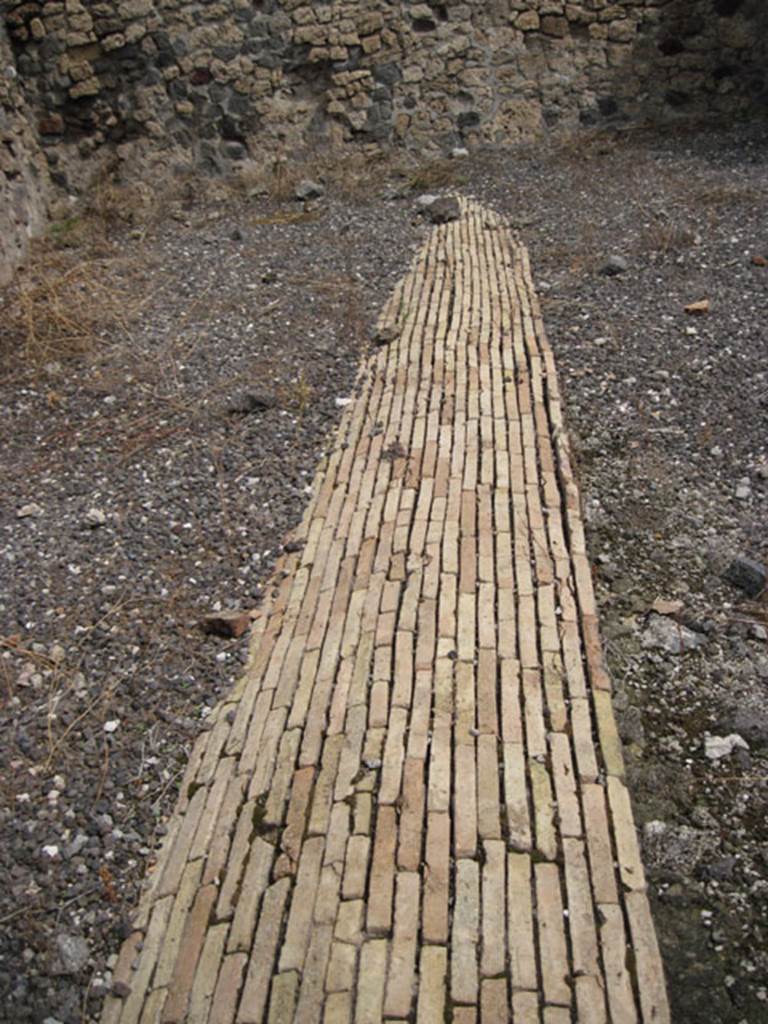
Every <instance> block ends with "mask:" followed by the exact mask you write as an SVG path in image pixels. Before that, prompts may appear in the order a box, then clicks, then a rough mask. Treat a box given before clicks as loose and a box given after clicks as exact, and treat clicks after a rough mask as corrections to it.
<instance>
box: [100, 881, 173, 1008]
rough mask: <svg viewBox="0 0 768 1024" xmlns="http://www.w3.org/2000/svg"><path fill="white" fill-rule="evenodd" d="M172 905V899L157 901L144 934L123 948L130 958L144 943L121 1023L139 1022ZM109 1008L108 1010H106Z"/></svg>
mask: <svg viewBox="0 0 768 1024" xmlns="http://www.w3.org/2000/svg"><path fill="white" fill-rule="evenodd" d="M172 905H173V897H172V896H166V897H165V898H163V899H159V900H158V901H157V902H156V903H155V904H154V906H153V907H152V911H151V914H150V917H149V925H148V927H147V932H146V934H145V935H144V936H142V934H141V933H140V932H138V933H134V936H132V938H131V939H129V940H128V942H127V943H126V946H125V947H124V949H126V950H127V951H128V953H129V954H130V952H131V951H132V950H134V949H136V948H137V946H138V944H139V943H141V942H143V945H142V947H141V952H140V955H139V958H138V967H136V969H135V970H133V971H132V972H131V974H130V976H129V980H128V985H129V987H130V990H131V991H130V995H129V996H128V998H127V999H126V1000H125V1001H124V1002H123V1003H122V1019H124V1020H126V1021H129V1020H138V1017H139V1014H140V1013H141V1007H142V1004H143V1002H144V996H145V994H146V992H147V988H148V986H149V980H150V978H151V976H152V972H153V971H154V969H155V964H156V962H157V956H158V952H159V951H160V949H161V947H162V943H163V941H164V939H165V935H166V929H167V927H168V920H169V918H170V914H171V907H172ZM121 960H122V957H121ZM128 966H129V968H130V967H132V966H133V965H132V964H131V963H129V965H128ZM110 1008H111V1007H108V1009H110Z"/></svg>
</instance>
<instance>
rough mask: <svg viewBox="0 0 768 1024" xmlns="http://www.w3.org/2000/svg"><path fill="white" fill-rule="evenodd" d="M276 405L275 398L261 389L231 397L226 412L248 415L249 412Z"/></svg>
mask: <svg viewBox="0 0 768 1024" xmlns="http://www.w3.org/2000/svg"><path fill="white" fill-rule="evenodd" d="M276 406H277V400H276V399H275V398H274V397H273V396H272V395H270V394H267V393H266V392H263V391H260V392H254V391H248V392H246V393H245V394H243V395H238V397H237V398H235V399H233V400H232V402H230V404H229V405H228V406H227V412H228V413H229V414H230V416H248V415H249V414H250V413H255V412H266V411H267V410H268V409H274V408H275V407H276Z"/></svg>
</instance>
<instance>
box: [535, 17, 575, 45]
mask: <svg viewBox="0 0 768 1024" xmlns="http://www.w3.org/2000/svg"><path fill="white" fill-rule="evenodd" d="M541 31H542V32H543V33H544V35H546V36H554V37H555V38H557V39H564V38H565V37H566V36H567V35H568V34H569V33H570V28H569V25H568V19H567V18H563V17H559V16H557V15H554V14H547V15H545V16H544V17H543V18H542V19H541Z"/></svg>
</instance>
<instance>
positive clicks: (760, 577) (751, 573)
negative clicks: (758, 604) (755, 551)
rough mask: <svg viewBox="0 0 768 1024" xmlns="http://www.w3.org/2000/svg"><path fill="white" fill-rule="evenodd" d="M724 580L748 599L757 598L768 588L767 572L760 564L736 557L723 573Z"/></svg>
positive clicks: (743, 557) (739, 556) (741, 556)
mask: <svg viewBox="0 0 768 1024" xmlns="http://www.w3.org/2000/svg"><path fill="white" fill-rule="evenodd" d="M725 578H726V580H728V582H729V583H732V584H733V585H734V587H738V588H739V590H743V591H744V593H745V594H747V596H749V597H759V596H760V594H761V593H762V592H763V591H764V590H765V588H766V586H768V570H767V569H766V567H765V566H764V565H763V564H762V563H761V562H755V561H754V560H753V559H751V558H746V557H745V556H743V555H738V556H737V557H736V558H734V559H733V561H732V562H731V564H730V565H729V566H728V568H727V569H726V571H725Z"/></svg>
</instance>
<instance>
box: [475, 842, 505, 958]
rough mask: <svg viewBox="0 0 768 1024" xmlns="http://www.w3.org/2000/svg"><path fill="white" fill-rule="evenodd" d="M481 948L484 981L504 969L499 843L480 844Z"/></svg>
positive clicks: (502, 861) (501, 850)
mask: <svg viewBox="0 0 768 1024" xmlns="http://www.w3.org/2000/svg"><path fill="white" fill-rule="evenodd" d="M483 850H484V853H485V861H484V864H483V893H482V895H483V917H482V920H483V944H482V957H481V961H480V970H481V973H482V974H483V975H484V976H485V977H495V976H497V975H500V974H503V973H504V972H505V967H506V956H507V940H506V924H507V922H506V907H505V898H506V892H505V859H506V857H505V853H506V851H505V847H504V843H503V842H501V841H500V840H491V841H487V842H485V843H483Z"/></svg>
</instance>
